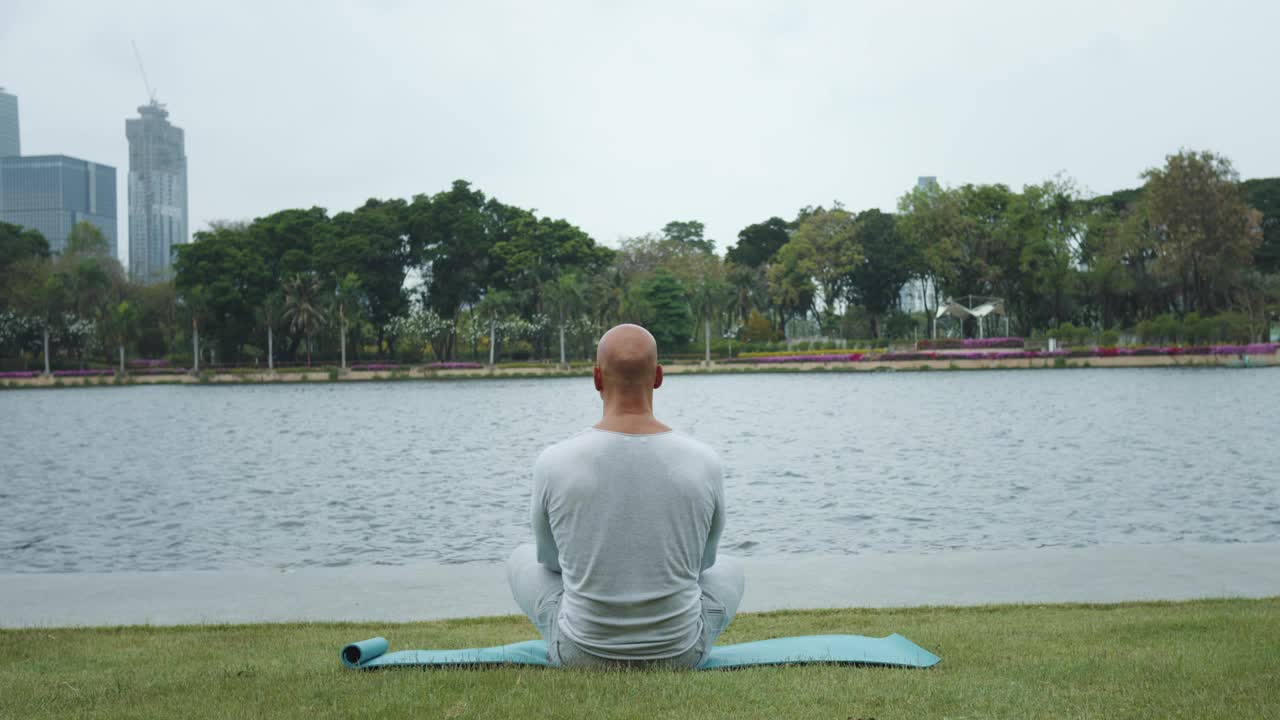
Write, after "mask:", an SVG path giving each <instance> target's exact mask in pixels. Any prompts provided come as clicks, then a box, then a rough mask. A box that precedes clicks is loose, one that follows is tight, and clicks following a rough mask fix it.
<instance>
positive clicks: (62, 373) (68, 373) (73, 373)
mask: <svg viewBox="0 0 1280 720" xmlns="http://www.w3.org/2000/svg"><path fill="white" fill-rule="evenodd" d="M115 374H116V371H115V370H54V371H53V376H54V377H99V376H102V375H115Z"/></svg>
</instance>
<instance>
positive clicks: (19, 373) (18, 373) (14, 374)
mask: <svg viewBox="0 0 1280 720" xmlns="http://www.w3.org/2000/svg"><path fill="white" fill-rule="evenodd" d="M39 374H40V371H39V370H9V371H6V372H0V379H3V378H33V377H36V376H38V375H39Z"/></svg>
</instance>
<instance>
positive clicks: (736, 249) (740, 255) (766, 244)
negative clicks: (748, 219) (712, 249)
mask: <svg viewBox="0 0 1280 720" xmlns="http://www.w3.org/2000/svg"><path fill="white" fill-rule="evenodd" d="M790 239H791V229H790V227H789V226H788V225H787V221H786V220H783V219H782V218H780V217H771V218H769V219H768V220H765V221H764V222H761V223H755V224H753V225H748V226H746V227H745V228H743V229H742V230H741V232H739V233H738V244H737V245H734V246H733V247H731V248H729V250H728V252H726V253H725V259H726V260H728V261H729V262H732V263H736V264H738V265H744V266H746V267H750V268H758V267H760V266H761V265H764V264H765V263H767V262H769V261H770V260H772V259H773V256H774V255H776V254H777V252H778V250H781V249H782V246H783V245H786V244H787V240H790Z"/></svg>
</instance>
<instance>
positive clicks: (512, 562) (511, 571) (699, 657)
mask: <svg viewBox="0 0 1280 720" xmlns="http://www.w3.org/2000/svg"><path fill="white" fill-rule="evenodd" d="M507 582H508V583H510V584H511V595H512V596H513V597H514V598H515V600H516V604H517V605H519V606H520V609H521V610H523V611H524V614H525V615H528V616H529V619H530V620H532V621H533V625H534V627H536V628H538V632H539V633H541V634H542V638H543V639H544V640H546V641H547V656H548V658H547V659H548V660H549V661H550V662H551V664H552V665H562V666H564V667H579V668H581V667H589V668H616V667H622V666H660V667H677V668H692V667H696V666H697V665H698V664H699V663H701V662H702V661H703V660H704V659H705V658H706V657H707V655H709V654H710V653H711V646H712V645H714V644H715V641H716V639H717V638H719V637H720V633H722V632H724V629H725V628H726V627H728V626H729V622H730V621H731V620H733V617H734V616H735V615H737V614H738V605H739V603H741V602H742V592H743V589H744V586H745V578H744V575H743V570H742V562H741V561H740V560H738V559H737V558H734V557H726V556H724V555H719V556H717V557H716V564H715V565H714V566H712V567H710V568H708V569H706V570H704V571H702V575H701V576H699V578H698V584H699V585H700V586H701V587H702V637H701V638H700V639H699V640H698V642H696V643H694V645H693V647H692V648H690V649H689V650H688V651H687V652H685V653H684V654H683V655H678V656H676V657H674V658H664V659H662V660H637V661H619V660H610V659H608V658H602V657H599V656H598V655H592V654H591V653H588V652H586V651H585V650H582V649H581V648H579V647H578V646H577V645H575V644H574V643H573V641H572V640H570V639H568V638H566V637H564V636H563V635H562V634H561V633H560V623H559V622H557V619H558V618H559V615H560V597H561V596H562V595H564V581H563V580H562V579H561V577H560V573H557V572H552V571H550V570H548V569H547V568H546V567H544V566H543V565H542V564H541V563H539V562H538V554H537V550H536V549H535V548H534V546H533V545H532V544H525V545H521V546H519V547H517V548H516V549H515V551H514V552H512V553H511V557H509V558H507Z"/></svg>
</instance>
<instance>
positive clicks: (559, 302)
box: [544, 273, 582, 368]
mask: <svg viewBox="0 0 1280 720" xmlns="http://www.w3.org/2000/svg"><path fill="white" fill-rule="evenodd" d="M544 292H545V293H546V295H547V296H548V299H549V300H550V301H551V304H552V305H555V306H556V310H557V311H558V313H559V316H560V367H566V368H567V367H569V363H568V361H567V360H566V359H565V354H564V326H565V322H566V316H568V315H571V314H573V313H574V312H577V310H578V308H579V306H581V305H582V284H581V283H579V282H578V276H577V275H574V274H573V273H565V274H564V275H561V276H559V277H557V278H556V279H555V280H552V281H551V282H550V283H548V284H547V287H546V289H545V290H544Z"/></svg>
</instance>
